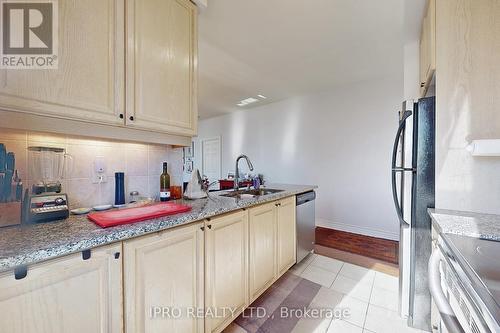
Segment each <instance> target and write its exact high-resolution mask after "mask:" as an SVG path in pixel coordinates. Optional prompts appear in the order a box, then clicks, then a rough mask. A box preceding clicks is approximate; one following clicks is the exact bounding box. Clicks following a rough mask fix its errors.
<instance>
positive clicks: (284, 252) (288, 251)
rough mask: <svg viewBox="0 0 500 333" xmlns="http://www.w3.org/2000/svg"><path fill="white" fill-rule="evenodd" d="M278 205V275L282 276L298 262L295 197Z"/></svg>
mask: <svg viewBox="0 0 500 333" xmlns="http://www.w3.org/2000/svg"><path fill="white" fill-rule="evenodd" d="M277 204H278V206H277V214H276V217H277V225H278V253H277V256H278V273H279V275H282V274H284V273H285V272H286V271H287V270H288V269H289V268H290V267H292V266H293V265H294V264H295V262H296V261H297V228H296V224H295V197H290V198H286V199H283V200H281V201H279V202H278V203H277Z"/></svg>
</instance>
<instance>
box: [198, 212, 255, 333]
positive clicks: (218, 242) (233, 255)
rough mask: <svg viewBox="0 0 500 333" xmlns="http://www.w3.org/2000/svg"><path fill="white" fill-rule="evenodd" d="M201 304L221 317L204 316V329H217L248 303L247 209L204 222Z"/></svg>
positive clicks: (217, 330) (220, 328) (236, 314)
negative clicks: (203, 276) (224, 315)
mask: <svg viewBox="0 0 500 333" xmlns="http://www.w3.org/2000/svg"><path fill="white" fill-rule="evenodd" d="M205 249H206V251H205V263H206V266H205V306H206V308H207V310H210V311H211V313H215V312H216V311H217V313H219V314H222V313H223V312H222V311H223V310H224V309H228V308H231V309H234V311H235V313H234V316H231V313H230V312H229V311H228V312H227V313H226V317H224V318H220V317H219V318H211V317H207V319H206V320H205V332H207V333H212V332H220V331H222V330H223V329H224V328H225V327H226V326H227V325H228V324H229V323H230V322H231V321H233V320H234V319H235V317H236V316H238V315H239V313H240V312H241V311H243V309H245V307H246V306H247V305H248V212H246V211H239V212H237V213H231V214H228V215H224V216H221V217H217V218H214V219H212V220H211V221H207V222H206V227H205Z"/></svg>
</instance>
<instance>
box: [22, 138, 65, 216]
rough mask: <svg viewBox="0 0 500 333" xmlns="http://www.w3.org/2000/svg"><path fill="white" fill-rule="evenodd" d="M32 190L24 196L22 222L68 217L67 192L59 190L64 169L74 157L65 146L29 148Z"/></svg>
mask: <svg viewBox="0 0 500 333" xmlns="http://www.w3.org/2000/svg"><path fill="white" fill-rule="evenodd" d="M28 154H29V162H30V175H31V179H33V185H32V187H31V192H30V191H29V190H28V189H27V190H26V192H25V195H24V209H23V221H24V223H41V222H49V221H54V220H60V219H65V218H68V216H69V205H68V195H67V194H64V193H61V191H62V185H61V181H62V179H63V176H64V170H65V169H66V168H69V167H71V166H72V163H68V161H70V162H72V161H73V158H72V157H71V155H68V154H66V151H65V149H64V148H54V147H29V148H28Z"/></svg>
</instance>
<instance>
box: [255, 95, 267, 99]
mask: <svg viewBox="0 0 500 333" xmlns="http://www.w3.org/2000/svg"><path fill="white" fill-rule="evenodd" d="M257 96H258V97H260V98H262V99H266V98H267V97H266V96H264V95H257Z"/></svg>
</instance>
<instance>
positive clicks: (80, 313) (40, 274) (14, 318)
mask: <svg viewBox="0 0 500 333" xmlns="http://www.w3.org/2000/svg"><path fill="white" fill-rule="evenodd" d="M120 252H121V243H118V244H114V245H110V246H106V247H101V248H97V249H93V250H92V251H91V257H90V258H89V259H87V260H83V259H82V254H81V253H78V254H73V255H69V256H65V257H62V258H59V259H54V260H50V261H47V262H44V263H40V264H36V265H33V266H30V267H29V268H28V274H27V276H26V277H25V278H23V279H20V280H16V279H15V278H14V273H13V272H8V273H4V274H1V275H0V313H1V317H2V318H3V319H2V320H1V321H0V332H6V333H7V332H9V333H10V332H15V333H67V332H75V333H78V332H81V333H88V332H96V333H97V332H100V333H108V332H111V333H114V332H116V333H118V332H122V330H123V325H122V320H123V318H122V309H123V306H122V304H123V303H122V262H121V256H118V258H115V253H120Z"/></svg>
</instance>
